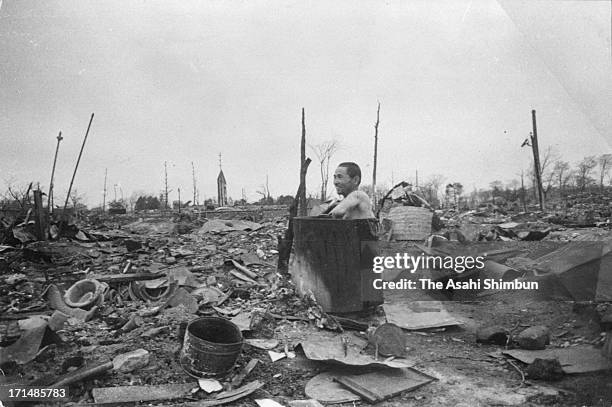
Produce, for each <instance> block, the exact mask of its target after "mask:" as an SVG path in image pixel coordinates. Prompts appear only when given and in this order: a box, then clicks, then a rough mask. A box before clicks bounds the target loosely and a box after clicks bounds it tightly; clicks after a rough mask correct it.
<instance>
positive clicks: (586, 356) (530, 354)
mask: <svg viewBox="0 0 612 407" xmlns="http://www.w3.org/2000/svg"><path fill="white" fill-rule="evenodd" d="M502 353H503V354H505V355H508V356H512V357H513V358H515V359H518V360H520V361H521V362H523V363H527V364H531V363H533V361H534V360H535V359H536V358H540V359H559V363H561V367H562V368H563V371H564V372H565V373H567V374H573V373H587V372H597V371H599V370H609V369H612V362H611V361H610V360H608V359H606V358H605V357H604V356H603V355H602V353H601V349H598V348H594V347H592V346H574V347H571V348H559V349H545V350H522V349H514V350H507V351H503V352H502Z"/></svg>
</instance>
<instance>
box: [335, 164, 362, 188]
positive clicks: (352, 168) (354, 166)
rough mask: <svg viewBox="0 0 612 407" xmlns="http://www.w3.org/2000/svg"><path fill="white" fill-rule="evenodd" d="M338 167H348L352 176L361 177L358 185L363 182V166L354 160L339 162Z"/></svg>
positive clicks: (347, 171)
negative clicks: (360, 166)
mask: <svg viewBox="0 0 612 407" xmlns="http://www.w3.org/2000/svg"><path fill="white" fill-rule="evenodd" d="M338 167H344V168H346V173H347V174H348V176H349V177H351V178H353V177H359V181H358V182H357V185H359V184H360V183H361V168H359V166H358V165H357V164H355V163H354V162H344V163H340V164H338Z"/></svg>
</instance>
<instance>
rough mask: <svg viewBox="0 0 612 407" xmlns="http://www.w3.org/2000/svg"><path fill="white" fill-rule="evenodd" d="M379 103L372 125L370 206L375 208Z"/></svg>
mask: <svg viewBox="0 0 612 407" xmlns="http://www.w3.org/2000/svg"><path fill="white" fill-rule="evenodd" d="M379 119H380V102H378V108H377V109H376V123H374V166H373V168H372V204H373V205H374V209H375V208H376V160H377V158H378V123H379V122H380V120H379Z"/></svg>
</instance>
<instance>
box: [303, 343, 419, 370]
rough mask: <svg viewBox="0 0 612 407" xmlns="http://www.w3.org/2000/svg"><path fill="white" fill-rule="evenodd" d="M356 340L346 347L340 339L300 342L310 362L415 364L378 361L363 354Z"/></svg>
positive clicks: (404, 361) (410, 364) (395, 360)
mask: <svg viewBox="0 0 612 407" xmlns="http://www.w3.org/2000/svg"><path fill="white" fill-rule="evenodd" d="M355 342H356V340H355V339H354V338H353V337H351V339H350V340H349V343H348V344H347V347H346V356H345V354H344V347H343V344H342V342H341V340H340V338H339V337H337V338H331V339H324V338H320V339H319V338H312V337H311V339H310V340H308V341H302V342H300V346H301V347H302V350H303V351H304V355H306V357H307V358H308V359H310V360H318V361H323V362H336V363H339V364H342V365H346V366H378V367H394V368H402V367H411V366H413V365H414V364H415V362H413V361H411V360H407V359H394V360H390V361H384V360H376V359H374V358H373V357H372V356H370V355H367V354H364V353H361V350H362V349H363V347H361V346H358V345H357V344H356V343H355Z"/></svg>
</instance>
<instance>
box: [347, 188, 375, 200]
mask: <svg viewBox="0 0 612 407" xmlns="http://www.w3.org/2000/svg"><path fill="white" fill-rule="evenodd" d="M349 196H350V197H351V198H353V199H358V200H360V201H364V200H365V201H368V202H369V201H370V197H369V196H368V194H366V193H365V192H363V191H359V190H357V191H353V192H351V193H350V194H349ZM347 198H348V197H347Z"/></svg>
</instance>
